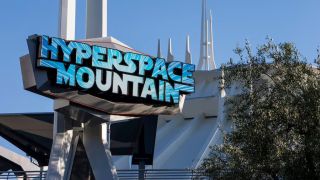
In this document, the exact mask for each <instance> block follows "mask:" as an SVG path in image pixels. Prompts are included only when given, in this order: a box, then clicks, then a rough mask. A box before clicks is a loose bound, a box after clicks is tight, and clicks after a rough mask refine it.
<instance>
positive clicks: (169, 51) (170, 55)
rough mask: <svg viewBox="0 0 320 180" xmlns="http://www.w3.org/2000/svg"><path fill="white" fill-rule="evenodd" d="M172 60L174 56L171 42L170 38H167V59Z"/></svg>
mask: <svg viewBox="0 0 320 180" xmlns="http://www.w3.org/2000/svg"><path fill="white" fill-rule="evenodd" d="M173 60H174V56H173V53H172V44H171V38H169V42H168V56H167V61H168V62H171V61H173Z"/></svg>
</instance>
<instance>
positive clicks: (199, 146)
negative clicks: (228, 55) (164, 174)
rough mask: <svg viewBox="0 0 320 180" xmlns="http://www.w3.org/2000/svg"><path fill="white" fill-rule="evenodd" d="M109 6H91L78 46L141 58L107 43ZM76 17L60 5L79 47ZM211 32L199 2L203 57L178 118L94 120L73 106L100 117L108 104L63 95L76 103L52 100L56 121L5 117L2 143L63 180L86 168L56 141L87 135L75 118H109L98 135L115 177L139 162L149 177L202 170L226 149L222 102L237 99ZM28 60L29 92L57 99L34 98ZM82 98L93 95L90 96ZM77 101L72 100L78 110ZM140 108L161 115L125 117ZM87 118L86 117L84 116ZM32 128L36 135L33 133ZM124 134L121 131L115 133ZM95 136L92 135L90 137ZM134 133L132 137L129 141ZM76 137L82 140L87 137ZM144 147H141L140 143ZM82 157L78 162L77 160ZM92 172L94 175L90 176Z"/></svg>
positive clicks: (68, 33) (50, 116)
mask: <svg viewBox="0 0 320 180" xmlns="http://www.w3.org/2000/svg"><path fill="white" fill-rule="evenodd" d="M106 3H107V0H99V1H96V2H95V1H89V0H87V7H86V11H87V13H86V16H87V17H86V21H87V22H86V39H83V40H78V42H81V43H86V44H88V45H90V46H93V45H96V46H101V47H104V48H110V49H117V50H119V51H122V52H131V53H139V51H137V50H135V49H133V48H131V47H130V46H128V45H126V44H124V43H122V42H120V41H119V40H117V39H115V38H114V37H111V36H108V35H107V4H106ZM75 9H76V2H75V0H60V17H59V37H60V38H62V39H66V40H74V39H75ZM212 26H213V25H212V13H211V11H210V12H208V10H207V1H206V0H202V16H201V38H200V57H199V61H198V64H197V65H196V71H195V72H194V73H193V77H194V80H195V92H194V93H191V94H189V95H186V96H185V98H183V99H182V100H181V101H183V103H180V104H179V107H177V108H179V109H180V111H181V112H179V113H174V114H173V115H170V114H168V115H159V116H152V117H151V118H150V119H153V120H154V121H153V120H152V121H151V120H150V119H149V120H148V117H143V118H140V119H139V118H138V120H136V121H130V119H135V118H137V116H136V115H137V114H135V116H134V117H131V118H128V117H122V116H111V115H110V116H107V115H105V114H96V113H95V112H94V113H93V112H91V110H90V111H87V112H85V111H86V109H85V108H83V107H79V106H77V108H70V107H72V106H74V104H75V102H76V103H78V104H80V105H83V104H85V105H86V106H90V103H91V105H92V106H94V105H95V106H101V107H102V109H103V108H105V106H104V105H105V104H103V103H104V101H100V100H99V98H92V97H84V98H82V97H81V98H82V99H81V98H78V99H76V98H74V97H75V96H74V95H75V94H71V93H69V94H68V93H64V94H63V92H62V93H61V92H59V91H57V92H58V93H61V94H63V95H64V96H68V98H69V99H70V102H71V103H69V102H67V103H66V102H65V101H59V100H55V103H54V104H55V105H54V111H55V112H54V113H53V112H50V113H22V114H0V135H1V136H2V137H4V138H5V139H7V140H8V141H9V142H11V143H12V144H14V145H16V146H17V147H18V148H20V149H21V150H23V151H24V152H26V153H27V155H28V156H30V157H32V159H34V160H35V161H37V163H36V164H37V165H38V166H39V167H41V168H42V167H47V166H48V174H49V175H47V177H50V175H51V174H50V173H52V172H53V171H51V170H50V167H52V166H56V167H55V168H56V169H59V168H60V170H59V173H62V174H63V173H65V171H66V172H67V170H65V169H64V168H65V167H66V166H70V168H71V169H69V172H70V173H71V174H72V173H74V172H73V171H74V170H72V166H74V164H76V165H77V164H80V165H81V163H82V161H80V160H79V161H77V160H74V161H72V163H71V164H70V163H69V162H68V161H69V160H68V158H62V159H61V157H64V156H65V157H67V156H69V155H68V153H69V152H65V151H62V150H61V148H62V147H63V148H66V149H67V150H68V151H70V152H72V151H73V149H72V143H70V142H68V143H67V141H68V140H69V139H68V136H66V135H65V134H61V136H59V133H61V132H64V131H65V130H66V129H68V128H69V129H73V132H77V131H76V130H77V129H81V128H83V124H84V123H83V122H77V121H76V119H77V118H78V117H80V118H82V119H85V118H87V117H90V118H91V117H93V119H104V118H105V119H107V120H108V121H109V122H111V126H110V127H109V126H102V127H101V128H102V129H101V133H102V137H103V138H104V140H106V141H108V142H111V143H109V144H108V147H107V149H109V150H110V151H111V154H112V157H111V155H109V154H110V153H109V154H107V155H105V154H104V155H105V156H106V157H107V158H112V162H113V166H114V167H115V169H117V170H124V169H125V170H130V169H138V168H141V166H140V165H141V164H139V162H138V161H145V162H147V163H146V164H143V168H145V169H196V168H198V167H200V166H201V164H202V162H203V160H204V159H205V158H206V157H208V155H209V153H210V147H211V146H213V145H217V144H221V143H222V142H223V136H224V133H225V132H229V131H231V128H232V121H230V120H227V119H226V115H225V114H226V109H225V105H224V104H225V103H224V102H225V98H226V97H227V96H232V95H234V94H236V93H238V91H239V89H238V88H237V87H236V86H231V87H230V88H228V89H225V88H224V84H223V71H221V69H217V66H216V63H215V59H214V42H213V30H212ZM30 42H31V41H28V46H32V43H30ZM30 44H31V45H30ZM30 56H32V53H31V54H30V55H29V56H22V57H21V67H22V74H23V76H24V77H23V78H24V79H23V80H24V87H25V89H26V90H29V91H31V92H36V93H38V94H41V95H43V94H45V95H46V96H48V97H50V96H52V94H54V93H53V92H48V91H46V90H47V89H45V88H46V87H45V85H44V86H43V88H44V89H45V90H43V91H42V92H38V90H35V89H36V88H37V86H38V85H37V84H36V83H37V81H38V80H39V81H41V80H42V79H41V78H38V79H37V77H35V78H34V77H33V75H32V74H31V72H32V71H35V70H34V69H32V67H31V66H34V64H32V65H30V64H28V61H29V60H30ZM156 57H158V58H162V57H163V54H162V52H161V42H160V40H159V41H158V47H157V55H156ZM174 60H175V58H174V54H173V46H172V40H171V38H170V39H169V41H168V52H167V57H166V61H167V62H172V61H174ZM183 63H188V64H192V63H193V61H192V55H191V50H190V37H189V36H187V38H186V51H185V61H184V62H183ZM28 65H29V66H28ZM30 77H32V78H34V79H32V81H30V80H29V79H27V78H30ZM50 93H51V94H50ZM70 94H71V95H70ZM82 94H83V93H82ZM76 95H78V94H76ZM83 96H89V95H86V94H85V95H83ZM72 98H73V99H72ZM72 100H74V102H73V101H72ZM88 104H89V105H88ZM181 104H182V105H181ZM108 105H109V106H110V107H112V108H109V109H108V110H109V111H112V112H115V114H117V113H118V112H120V111H121V108H122V107H124V106H123V105H121V106H120V105H119V104H117V103H109V104H108ZM119 107H121V108H119ZM136 107H139V108H140V109H139V112H141V113H144V115H145V114H148V112H147V110H148V108H149V110H150V109H151V110H152V111H154V112H157V109H156V108H155V107H154V106H143V105H139V106H136V105H127V106H126V108H127V110H128V109H129V110H131V109H134V108H136ZM130 108H131V109H130ZM143 108H146V109H143ZM161 108H162V109H161ZM161 108H158V109H159V111H164V109H165V108H163V107H161ZM110 109H111V110H110ZM119 109H120V110H119ZM86 113H87V114H86ZM66 114H67V115H68V117H67V116H66ZM83 114H86V116H84V115H83ZM72 118H75V119H73V120H75V121H72V126H71V124H68V123H67V122H68V120H70V119H72ZM154 118H156V119H154ZM70 122H71V121H70ZM154 122H155V123H154ZM81 123H82V124H81ZM17 124H18V125H17ZM35 125H36V126H37V127H38V128H36V129H34V128H32V127H33V126H35ZM69 126H70V127H71V128H70V127H69ZM104 128H105V129H104ZM110 129H111V136H110V134H108V133H110ZM120 129H121V131H117V130H120ZM123 129H126V130H125V131H126V132H125V133H122V132H124V131H123ZM81 131H82V130H81ZM153 131H154V133H153ZM65 132H67V131H65ZM79 132H80V131H79ZM150 132H151V133H150ZM90 133H93V134H94V133H95V132H93V131H92V132H91V131H90ZM130 133H132V134H135V135H134V136H132V135H131V134H130ZM107 134H108V135H107ZM149 134H151V137H149V136H148V135H149ZM67 135H70V134H67ZM95 136H96V135H95ZM79 137H80V138H81V137H82V136H79ZM108 137H109V139H108ZM110 137H111V139H110ZM141 139H142V140H141ZM73 141H74V138H73V139H72V142H73ZM140 141H142V142H143V143H140ZM86 143H88V142H85V141H83V145H81V147H82V146H90V143H88V144H87V145H86ZM148 143H149V144H148ZM66 144H67V145H66ZM140 147H143V148H140ZM85 148H86V147H84V149H85ZM82 149H83V147H82ZM141 149H142V150H141ZM80 150H81V148H80ZM0 151H3V152H4V151H7V150H1V148H0ZM74 151H76V150H74ZM110 151H109V152H110ZM128 152H130V153H128ZM87 153H89V154H87V155H91V156H92V157H93V156H96V157H95V158H96V161H97V159H99V153H98V152H97V153H96V152H94V151H91V152H87ZM90 153H91V154H90ZM5 154H10V153H9V152H7V153H0V164H1V162H6V163H7V162H9V161H10V158H6V157H4V156H5ZM69 154H70V153H69ZM80 155H81V154H80ZM80 155H73V156H75V157H77V156H80ZM145 155H147V156H145ZM11 157H12V156H11ZM54 157H60V159H59V160H57V161H55V160H54ZM75 157H74V158H75ZM19 158H20V159H22V160H19V162H24V161H25V159H23V157H19ZM144 158H145V159H144ZM3 159H4V160H3ZM8 159H9V161H8ZM13 159H14V158H13ZM80 159H81V158H80ZM89 159H90V158H89ZM81 160H82V159H81ZM86 161H87V160H86ZM17 162H18V161H17ZM55 162H56V164H55ZM137 162H138V163H137ZM57 163H58V165H57ZM59 163H60V164H59ZM90 163H91V162H90ZM9 164H10V163H9ZM29 164H30V163H29ZM16 165H17V166H15V165H14V166H12V167H19V168H15V170H17V171H18V170H20V171H21V170H24V171H27V170H28V171H32V170H35V171H37V170H39V169H37V167H34V166H33V164H30V166H29V167H28V168H24V167H22V166H19V163H18V164H16ZM25 165H26V164H25ZM95 165H97V166H98V165H99V163H97V162H95ZM0 167H1V166H0ZM30 167H31V168H30ZM108 167H109V166H108ZM7 169H8V168H6V167H4V168H3V169H0V171H5V170H7ZM11 169H14V168H11ZM92 170H93V171H94V169H93V168H92ZM70 173H69V176H70ZM94 173H95V172H94ZM0 174H1V173H0ZM65 174H66V173H65ZM89 174H90V173H89ZM0 177H1V176H0ZM51 177H52V176H51ZM104 177H106V176H104Z"/></svg>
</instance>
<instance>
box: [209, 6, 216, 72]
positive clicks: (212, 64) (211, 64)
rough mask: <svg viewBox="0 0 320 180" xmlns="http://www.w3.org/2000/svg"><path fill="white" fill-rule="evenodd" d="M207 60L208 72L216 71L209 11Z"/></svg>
mask: <svg viewBox="0 0 320 180" xmlns="http://www.w3.org/2000/svg"><path fill="white" fill-rule="evenodd" d="M208 54H209V57H208V60H209V68H210V70H212V69H216V63H215V60H214V49H213V31H212V12H211V10H210V20H209V44H208Z"/></svg>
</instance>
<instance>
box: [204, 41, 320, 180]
mask: <svg viewBox="0 0 320 180" xmlns="http://www.w3.org/2000/svg"><path fill="white" fill-rule="evenodd" d="M235 53H236V54H237V55H239V58H240V60H239V62H237V63H233V62H232V61H230V63H228V65H227V66H225V67H223V68H222V69H223V70H224V72H225V77H224V79H225V83H226V88H228V87H229V86H230V85H232V84H233V83H234V82H239V83H240V84H241V87H242V93H240V94H238V95H235V96H232V97H230V98H228V99H227V102H226V103H227V104H229V105H230V106H229V107H230V109H229V110H228V113H227V114H228V119H229V120H232V121H233V131H232V132H230V133H228V134H226V135H225V139H224V143H223V144H222V145H219V146H214V147H212V152H211V154H210V157H209V158H208V159H206V160H205V161H204V162H203V165H202V168H203V169H205V170H206V171H207V172H208V173H209V174H211V175H212V176H213V177H214V179H320V86H319V85H320V74H319V72H320V61H319V59H320V58H319V57H318V58H317V59H316V61H315V63H314V64H308V63H307V61H306V60H305V58H304V57H302V55H301V54H300V53H299V51H298V50H297V49H296V47H295V46H294V45H293V44H292V43H281V44H275V43H274V42H273V41H272V40H268V42H267V43H266V44H264V45H262V46H260V47H258V48H257V50H256V51H254V52H253V51H252V49H251V48H250V45H249V43H246V45H245V47H244V48H237V49H236V50H235Z"/></svg>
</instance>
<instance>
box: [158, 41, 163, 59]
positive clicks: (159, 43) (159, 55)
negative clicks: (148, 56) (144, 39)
mask: <svg viewBox="0 0 320 180" xmlns="http://www.w3.org/2000/svg"><path fill="white" fill-rule="evenodd" d="M157 58H162V55H161V42H160V39H158V52H157Z"/></svg>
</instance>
